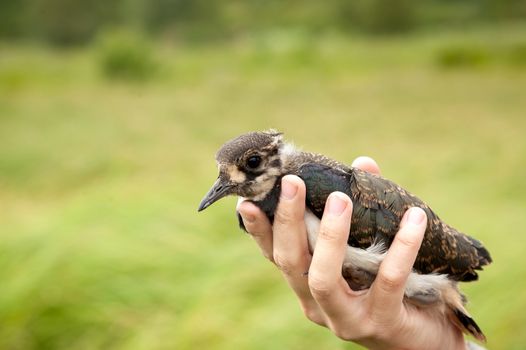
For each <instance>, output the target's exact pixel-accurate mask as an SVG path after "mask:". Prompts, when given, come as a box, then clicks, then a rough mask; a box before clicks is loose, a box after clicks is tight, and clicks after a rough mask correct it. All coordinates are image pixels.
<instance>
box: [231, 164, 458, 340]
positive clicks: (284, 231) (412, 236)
mask: <svg viewBox="0 0 526 350" xmlns="http://www.w3.org/2000/svg"><path fill="white" fill-rule="evenodd" d="M353 166H354V167H357V168H360V169H362V170H365V171H369V172H371V173H376V174H379V173H380V170H379V168H378V165H377V164H376V163H375V162H374V160H372V159H370V158H367V157H360V158H358V159H356V160H355V161H354V162H353ZM237 210H238V212H239V213H240V214H241V216H242V218H243V222H244V225H245V228H246V229H247V231H248V232H249V233H250V234H251V235H252V237H253V238H254V239H255V241H256V243H257V244H258V245H259V247H260V248H261V251H262V252H263V255H264V256H265V257H266V258H267V259H269V260H270V261H272V262H274V263H275V264H276V266H277V267H278V268H279V269H280V270H281V271H282V273H283V275H284V277H285V279H286V280H287V282H288V283H289V285H290V287H291V288H292V289H293V290H294V292H295V293H296V295H297V297H298V299H299V302H300V305H301V307H302V309H303V312H304V313H305V315H306V317H307V318H308V319H309V320H311V321H312V322H315V323H317V324H319V325H322V326H325V327H327V328H329V329H330V330H331V331H332V332H333V333H334V334H335V335H336V336H338V337H339V338H341V339H344V340H350V341H354V342H356V343H358V344H361V345H363V346H366V347H368V348H370V349H466V344H465V341H464V337H463V335H462V333H461V332H460V330H458V329H457V328H456V327H455V326H453V325H452V324H451V322H450V321H449V320H447V319H444V318H436V317H433V316H432V315H430V314H428V313H427V312H426V311H425V310H421V309H418V308H416V307H413V306H411V305H407V304H405V303H403V296H404V289H405V282H406V280H407V278H408V276H409V274H410V272H411V269H412V266H413V263H414V261H415V258H416V255H417V253H418V250H419V248H420V244H421V243H422V239H423V236H424V232H425V228H426V220H427V217H426V215H425V213H424V212H423V211H422V210H421V209H419V208H411V209H409V210H408V211H407V212H406V213H405V215H404V217H403V219H402V222H401V223H400V230H399V232H398V233H397V234H396V236H395V239H394V241H393V243H392V244H391V247H390V248H389V250H388V252H387V255H386V257H385V260H384V261H383V262H382V264H381V265H380V269H379V271H378V276H377V278H376V279H375V281H374V282H373V284H372V286H371V288H370V289H368V290H365V291H359V292H356V291H353V290H352V289H350V288H349V286H348V284H347V282H345V280H344V279H343V277H342V272H341V270H342V264H343V258H344V254H345V249H346V245H347V238H348V235H349V228H350V223H351V215H352V202H351V200H350V199H349V197H348V196H347V195H345V194H343V193H341V192H335V193H332V194H331V195H330V196H329V198H328V199H327V205H326V207H325V212H324V214H323V218H322V220H321V226H320V233H319V236H318V239H317V243H316V247H315V249H314V253H313V255H311V254H310V253H309V249H308V243H307V234H306V228H305V223H304V213H305V185H304V183H303V181H301V179H300V178H299V177H297V176H292V175H287V176H285V177H283V179H282V193H281V198H280V202H279V205H278V208H277V210H276V215H275V219H274V225H273V226H272V225H271V224H270V222H269V221H268V219H267V217H266V216H265V214H264V213H263V212H261V210H260V209H259V208H258V207H256V206H255V205H254V204H253V203H250V202H248V201H242V200H241V201H240V202H239V203H238V207H237ZM306 271H308V275H307V276H306V275H305V272H306Z"/></svg>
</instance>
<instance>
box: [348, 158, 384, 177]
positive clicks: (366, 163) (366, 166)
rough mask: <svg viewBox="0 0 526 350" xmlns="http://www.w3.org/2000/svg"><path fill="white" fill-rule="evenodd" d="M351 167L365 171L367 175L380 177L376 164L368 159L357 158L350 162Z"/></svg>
mask: <svg viewBox="0 0 526 350" xmlns="http://www.w3.org/2000/svg"><path fill="white" fill-rule="evenodd" d="M351 166H352V167H355V168H358V169H361V170H363V171H367V172H368V173H372V174H376V175H380V167H379V166H378V164H376V162H375V161H374V160H373V159H372V158H369V157H365V156H362V157H358V158H356V159H355V160H354V162H352V165H351Z"/></svg>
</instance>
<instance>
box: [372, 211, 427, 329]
mask: <svg viewBox="0 0 526 350" xmlns="http://www.w3.org/2000/svg"><path fill="white" fill-rule="evenodd" d="M426 224H427V216H426V213H425V212H424V211H423V210H422V209H420V208H416V207H413V208H410V209H409V210H408V211H407V212H406V213H405V214H404V217H403V218H402V221H401V223H400V230H399V231H398V233H397V234H396V236H395V238H394V240H393V243H392V244H391V247H390V248H389V251H388V252H387V255H386V257H385V259H384V261H383V262H382V264H381V265H380V269H379V271H378V276H377V277H376V280H375V281H374V283H373V285H372V286H371V290H370V296H371V298H370V301H371V315H372V316H373V317H374V318H376V319H377V321H380V320H382V319H383V320H384V321H386V322H387V321H388V320H386V318H390V317H398V316H399V315H400V311H401V310H402V299H403V297H404V291H405V284H406V281H407V278H408V277H409V274H410V273H411V270H412V267H413V264H414V262H415V259H416V256H417V254H418V250H419V249H420V245H421V244H422V239H423V238H424V233H425V230H426Z"/></svg>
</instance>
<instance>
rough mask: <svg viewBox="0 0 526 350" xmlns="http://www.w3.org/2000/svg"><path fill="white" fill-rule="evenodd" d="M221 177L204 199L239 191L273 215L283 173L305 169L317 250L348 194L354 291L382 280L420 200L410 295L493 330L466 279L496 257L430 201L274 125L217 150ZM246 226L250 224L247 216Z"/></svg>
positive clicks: (460, 323)
mask: <svg viewBox="0 0 526 350" xmlns="http://www.w3.org/2000/svg"><path fill="white" fill-rule="evenodd" d="M216 161H217V165H218V168H219V176H218V178H217V181H216V182H215V183H214V185H213V186H212V188H211V189H210V191H209V192H208V193H207V194H206V196H205V197H204V198H203V200H202V202H201V204H200V205H199V209H198V210H199V211H201V210H204V209H206V208H207V207H209V206H210V205H211V204H212V203H214V202H216V201H217V200H219V199H221V198H223V197H225V196H228V195H237V196H241V197H244V198H247V199H248V200H251V201H252V202H254V203H255V204H256V205H257V206H258V207H259V208H261V209H262V211H263V212H264V213H265V214H266V215H267V216H268V218H269V219H270V221H271V222H272V221H273V218H274V212H275V210H276V207H277V204H278V200H279V195H280V190H281V188H280V186H281V178H282V177H283V176H285V175H287V174H294V175H297V176H299V177H300V178H301V179H302V180H303V181H304V182H305V186H306V189H307V195H306V208H307V209H306V213H305V223H306V227H307V234H308V241H309V249H310V250H311V252H312V251H313V250H314V247H315V243H316V237H317V234H318V229H319V224H320V219H321V216H322V214H323V210H324V206H325V202H326V200H327V197H328V196H329V194H330V193H332V192H334V191H340V192H343V193H346V194H347V195H348V196H349V197H350V198H351V200H352V201H353V214H352V220H351V229H350V233H349V239H348V242H347V243H348V246H347V252H346V256H345V259H344V264H343V266H342V274H343V277H344V278H345V280H346V281H347V283H348V284H349V286H350V287H351V288H352V289H354V290H361V289H367V288H369V287H370V286H371V284H372V282H373V281H374V279H375V277H376V274H377V272H378V268H379V265H380V263H381V262H382V260H383V258H384V257H385V252H386V250H387V248H389V246H390V245H391V242H392V241H393V238H394V236H395V234H396V232H397V231H398V229H399V225H400V221H401V219H402V216H403V215H404V213H405V211H406V210H408V209H409V208H410V207H420V208H422V209H423V210H424V211H425V213H426V215H427V228H426V232H425V235H424V240H423V242H422V246H421V248H420V251H419V253H418V256H417V258H416V261H415V263H414V265H413V272H412V273H411V274H410V276H409V279H408V281H407V284H406V288H405V297H404V302H406V303H409V304H412V305H414V306H416V307H418V308H421V309H425V310H428V311H429V312H437V313H439V314H440V315H441V316H443V317H447V318H448V319H449V320H450V321H451V322H453V323H454V324H455V325H456V326H457V327H459V328H460V329H461V330H462V331H464V332H465V333H468V334H471V335H473V336H474V337H475V338H476V339H478V340H480V341H485V336H484V334H483V333H482V331H481V330H480V328H479V326H478V325H477V324H476V323H475V321H474V320H473V319H472V318H471V316H469V314H468V312H467V311H466V309H465V307H464V305H465V304H466V302H467V299H466V298H465V296H464V295H462V294H461V293H460V291H459V289H458V287H457V284H458V282H468V281H475V280H477V279H478V274H477V271H478V270H482V267H483V266H484V265H488V264H489V263H491V257H490V254H489V252H488V251H487V250H486V248H484V246H483V245H482V243H481V242H479V241H478V240H476V239H474V238H472V237H470V236H468V235H466V234H464V233H461V232H460V231H457V230H456V229H454V228H453V227H451V226H449V225H448V224H446V223H445V222H443V221H442V220H441V219H440V218H439V217H438V216H437V215H436V214H435V213H434V212H433V211H432V210H431V208H430V207H429V206H428V205H427V204H425V203H424V202H423V201H422V200H420V199H419V198H417V197H416V196H414V195H412V194H411V193H409V192H408V191H406V190H405V189H403V188H402V187H400V186H398V185H397V184H395V183H393V182H391V181H389V180H387V179H384V178H383V177H381V176H378V175H375V174H370V173H367V172H365V171H362V170H360V169H357V168H353V167H350V166H347V165H345V164H343V163H340V162H337V161H335V160H332V159H330V158H327V157H325V156H323V155H320V154H315V153H309V152H302V151H300V150H297V149H296V148H295V147H294V146H293V145H292V144H290V143H286V142H285V141H284V140H283V136H282V134H281V133H279V132H276V131H274V130H269V131H264V132H251V133H247V134H243V135H241V136H238V137H236V138H235V139H233V140H230V141H228V142H227V143H225V144H224V145H223V146H222V147H221V148H220V149H219V151H218V152H217V155H216ZM240 225H241V226H242V228H244V227H243V224H242V221H241V220H240Z"/></svg>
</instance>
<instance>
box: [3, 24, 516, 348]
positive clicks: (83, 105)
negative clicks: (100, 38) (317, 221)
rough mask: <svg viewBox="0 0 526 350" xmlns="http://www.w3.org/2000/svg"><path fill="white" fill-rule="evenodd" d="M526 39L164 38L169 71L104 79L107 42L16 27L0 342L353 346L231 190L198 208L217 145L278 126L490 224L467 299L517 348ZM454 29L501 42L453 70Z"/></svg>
mask: <svg viewBox="0 0 526 350" xmlns="http://www.w3.org/2000/svg"><path fill="white" fill-rule="evenodd" d="M525 37H526V27H524V26H523V25H513V26H512V25H509V26H506V27H501V28H494V29H485V28H480V29H478V30H472V31H463V32H462V34H458V33H457V34H455V33H453V32H450V33H440V34H439V33H437V32H434V33H433V34H432V35H431V34H429V35H426V34H419V35H417V36H411V37H406V38H398V37H396V38H389V39H386V38H377V39H375V40H365V39H363V38H354V37H341V36H337V35H326V36H323V37H321V38H319V39H317V40H312V39H311V38H309V37H308V36H305V35H304V34H303V33H302V32H290V31H274V32H268V33H267V34H265V35H260V36H258V37H257V38H254V39H252V40H246V41H242V40H241V41H236V42H235V43H231V44H217V45H215V46H214V45H207V46H201V47H186V46H177V47H175V48H174V47H165V46H159V47H158V46H156V45H155V44H153V43H152V47H151V50H152V52H151V56H148V55H147V56H144V57H146V58H144V57H143V59H145V60H147V61H148V62H150V60H151V62H153V64H154V65H155V67H156V68H155V70H154V71H155V74H152V75H151V78H150V79H149V80H146V81H144V80H136V79H132V80H131V82H129V83H127V82H123V81H122V80H121V81H119V80H116V81H115V80H107V79H105V78H104V77H103V75H102V73H101V69H102V68H103V66H104V64H103V63H101V62H103V61H101V59H100V58H101V55H103V54H104V53H105V52H107V51H104V49H101V48H100V46H96V47H95V48H93V49H90V48H85V49H78V50H70V51H62V52H57V51H49V50H46V49H41V48H40V49H39V48H36V47H27V46H21V45H16V46H15V45H7V44H4V45H3V46H1V47H0V52H1V54H0V211H1V213H2V214H1V215H0V227H1V229H0V281H2V282H1V285H2V292H1V293H0V325H1V327H0V348H2V349H100V348H111V349H200V348H202V349H236V348H238V349H271V348H278V349H342V348H345V349H354V348H355V347H354V346H353V345H351V344H349V343H344V342H341V341H339V340H338V339H336V338H335V337H334V336H333V335H332V334H330V333H329V332H328V331H327V330H325V329H323V328H320V327H318V326H316V325H313V324H311V323H309V322H308V321H307V320H306V319H305V317H304V316H303V315H302V313H301V311H300V308H299V306H298V304H297V302H296V300H295V298H294V296H293V295H292V292H291V291H290V290H289V289H288V287H287V286H286V285H285V283H284V282H283V281H282V279H281V277H280V275H279V273H278V272H277V271H276V269H275V268H274V267H273V266H272V265H271V264H270V263H268V262H266V261H265V260H264V258H263V257H262V256H261V254H260V253H259V250H258V249H257V247H256V246H255V244H254V243H253V242H252V241H251V239H250V238H249V237H248V236H246V235H245V234H243V233H242V232H241V231H239V230H238V229H237V226H236V220H235V216H234V212H233V207H234V205H235V199H233V198H232V199H230V200H226V201H224V202H221V203H217V204H215V205H214V206H213V207H211V208H209V209H208V210H207V211H206V212H204V213H200V214H198V213H197V212H196V209H197V205H198V203H199V201H200V199H201V198H202V196H203V195H204V193H205V191H206V190H207V189H208V188H209V186H210V185H211V184H212V182H213V180H214V177H215V175H216V169H215V166H214V160H213V157H214V153H215V151H216V150H217V148H218V147H219V146H220V145H221V144H222V143H223V142H224V141H225V140H227V139H229V138H231V137H233V136H236V135H238V134H240V133H243V132H246V131H249V130H260V129H266V128H269V127H274V128H277V129H279V130H281V131H284V132H285V134H286V137H287V138H288V139H290V140H294V141H295V142H296V144H298V145H300V146H303V147H304V148H305V149H308V150H312V151H318V152H322V153H325V154H327V155H329V156H332V157H334V158H336V159H339V160H342V161H346V162H349V163H350V162H351V161H352V160H353V159H354V158H355V157H356V156H359V155H363V154H367V155H370V156H372V157H374V158H375V159H376V160H377V161H378V162H379V164H380V165H381V167H382V170H383V173H384V175H385V176H386V177H388V178H390V179H392V180H394V181H396V182H397V183H399V184H401V185H402V186H404V187H406V188H407V189H409V190H410V191H412V192H414V193H415V194H417V195H419V196H420V197H421V198H423V199H424V200H426V201H427V202H428V204H429V205H431V206H432V207H433V209H434V210H436V212H437V213H438V214H439V215H440V216H441V217H442V218H443V219H444V220H445V221H446V222H448V223H450V224H451V225H453V226H455V227H457V228H459V229H461V230H463V231H465V232H467V233H470V234H472V235H473V236H474V237H476V238H478V239H480V240H482V241H483V242H484V244H485V246H486V247H488V249H489V250H490V251H491V253H492V256H493V258H494V264H493V265H491V266H489V267H488V268H487V269H486V271H484V272H482V273H481V280H480V281H479V282H477V283H473V284H465V285H463V287H462V288H463V290H464V291H465V292H466V293H467V295H468V296H469V297H470V300H471V303H470V305H469V309H470V310H471V312H472V313H473V316H474V317H475V319H476V320H477V322H478V323H479V325H480V326H481V327H482V328H483V330H484V332H485V333H486V335H487V336H488V339H489V344H488V346H489V348H490V349H521V348H523V346H524V344H525V343H526V334H525V333H524V332H522V331H521V330H523V329H524V328H525V327H526V314H525V313H524V310H526V297H525V293H524V288H525V282H524V281H526V264H525V263H524V262H525V260H524V251H525V249H526V243H525V240H524V227H526V217H525V214H524V213H525V212H526V200H525V199H526V185H525V182H524V169H526V138H525V131H526V118H525V111H526V98H525V91H526V70H524V64H518V62H524V57H525V55H524V44H525V42H524V38H525ZM449 47H453V48H457V47H474V48H475V50H478V49H479V48H482V50H483V51H484V52H487V53H488V55H487V57H486V59H485V60H484V61H483V62H482V63H479V62H478V60H476V61H477V64H469V63H468V64H460V65H456V66H455V68H456V69H442V66H440V65H439V64H437V62H438V58H437V57H438V55H440V53H441V52H444V50H446V49H447V48H449ZM453 51H454V50H453ZM458 55H460V56H465V55H466V54H465V53H463V52H461V53H460V54H458ZM153 56H154V57H153ZM467 56H468V57H470V56H472V55H471V54H468V55H467ZM512 58H513V59H512ZM140 60H141V59H138V61H140ZM463 60H464V61H467V62H469V61H470V60H466V59H463ZM124 61H126V60H124ZM101 65H102V66H101ZM124 65H127V66H128V67H130V66H133V67H137V66H138V67H139V70H140V69H142V68H140V67H142V65H141V64H138V65H136V64H135V63H134V64H128V63H124ZM117 66H118V65H117ZM130 69H131V70H132V71H133V70H134V69H135V68H130ZM110 76H111V74H110Z"/></svg>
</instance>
